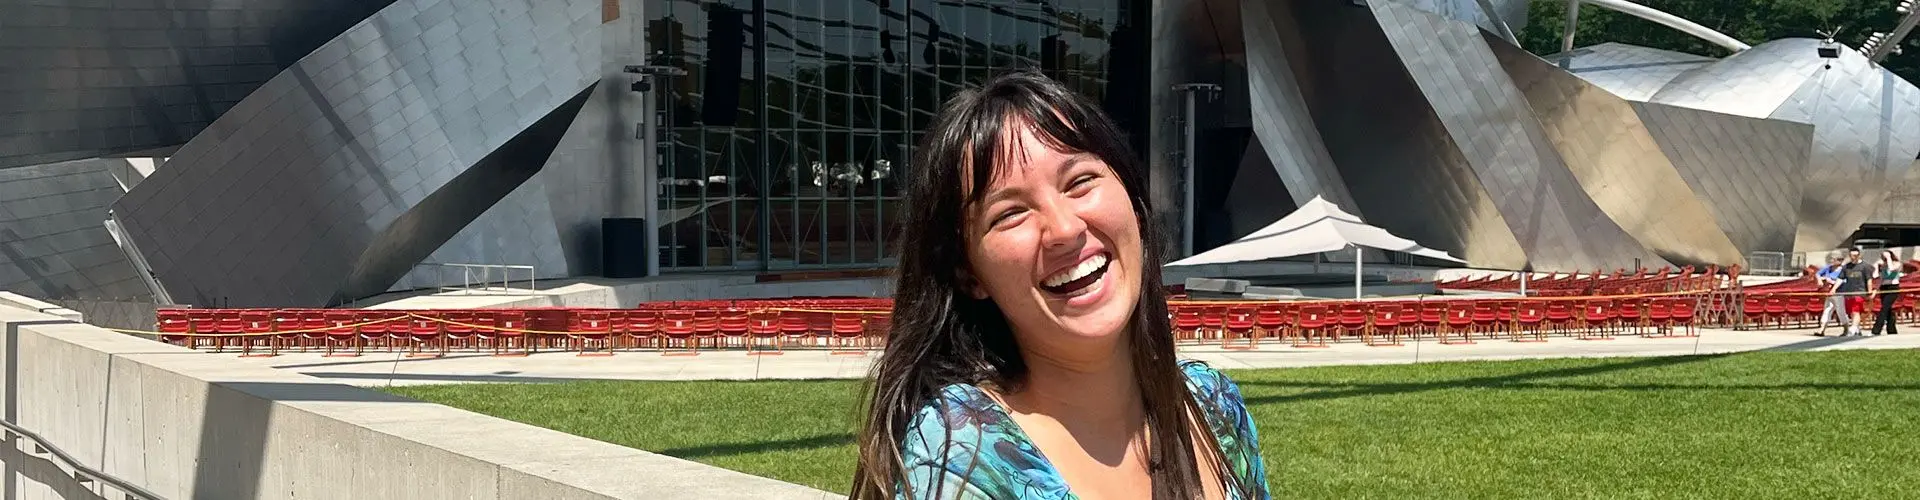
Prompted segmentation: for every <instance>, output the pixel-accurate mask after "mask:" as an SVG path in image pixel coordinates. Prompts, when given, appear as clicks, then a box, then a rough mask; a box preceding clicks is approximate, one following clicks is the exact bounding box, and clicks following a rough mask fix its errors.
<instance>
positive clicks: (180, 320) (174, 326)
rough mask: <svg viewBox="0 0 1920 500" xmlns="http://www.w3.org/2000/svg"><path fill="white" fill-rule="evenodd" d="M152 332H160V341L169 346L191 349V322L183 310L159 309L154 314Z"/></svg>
mask: <svg viewBox="0 0 1920 500" xmlns="http://www.w3.org/2000/svg"><path fill="white" fill-rule="evenodd" d="M153 330H154V331H157V332H160V341H161V342H166V343H169V344H173V345H177V346H183V347H192V343H193V320H192V319H191V317H190V316H188V315H187V310H185V309H161V310H158V311H155V312H154V325H153Z"/></svg>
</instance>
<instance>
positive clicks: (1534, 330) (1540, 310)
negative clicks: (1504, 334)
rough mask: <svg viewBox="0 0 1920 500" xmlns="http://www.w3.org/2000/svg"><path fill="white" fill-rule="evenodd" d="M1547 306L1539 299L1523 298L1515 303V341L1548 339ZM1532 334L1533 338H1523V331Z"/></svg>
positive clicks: (1513, 337) (1543, 340) (1544, 340)
mask: <svg viewBox="0 0 1920 500" xmlns="http://www.w3.org/2000/svg"><path fill="white" fill-rule="evenodd" d="M1546 322H1547V306H1546V304H1545V303H1542V302H1540V301H1538V300H1523V301H1520V302H1519V303H1518V304H1516V305H1515V308H1514V313H1513V334H1512V335H1511V338H1512V339H1513V341H1514V342H1546V341H1547V328H1546ZM1522 332H1526V333H1529V334H1531V336H1532V338H1522V336H1521V333H1522Z"/></svg>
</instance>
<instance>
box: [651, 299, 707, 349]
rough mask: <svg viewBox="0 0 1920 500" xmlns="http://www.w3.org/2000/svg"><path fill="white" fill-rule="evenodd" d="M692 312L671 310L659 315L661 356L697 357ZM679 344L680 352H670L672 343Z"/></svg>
mask: <svg viewBox="0 0 1920 500" xmlns="http://www.w3.org/2000/svg"><path fill="white" fill-rule="evenodd" d="M693 320H694V315H693V311H685V310H673V311H665V312H661V313H660V335H661V339H660V340H661V341H660V347H661V350H663V351H666V352H662V353H661V355H662V356H699V355H700V344H699V343H698V342H695V341H694V338H693V333H694V326H693ZM676 341H677V342H679V343H680V348H681V350H679V351H671V350H668V349H671V348H672V347H673V344H674V342H676Z"/></svg>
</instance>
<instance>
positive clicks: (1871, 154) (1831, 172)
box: [1771, 50, 1920, 251]
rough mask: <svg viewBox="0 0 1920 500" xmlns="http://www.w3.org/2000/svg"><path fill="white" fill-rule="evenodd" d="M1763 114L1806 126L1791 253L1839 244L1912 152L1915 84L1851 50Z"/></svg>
mask: <svg viewBox="0 0 1920 500" xmlns="http://www.w3.org/2000/svg"><path fill="white" fill-rule="evenodd" d="M1771 118H1774V119H1778V120H1788V121H1795V122H1801V123H1812V124H1813V126H1814V137H1813V154H1812V156H1811V158H1809V161H1810V164H1811V165H1810V168H1809V169H1808V170H1807V172H1808V177H1807V188H1806V195H1805V197H1804V198H1803V199H1802V200H1801V204H1800V228H1799V231H1798V232H1797V233H1796V234H1795V237H1794V247H1795V249H1796V250H1803V251H1813V250H1822V249H1828V248H1835V247H1838V246H1839V245H1841V244H1842V243H1844V242H1845V241H1846V239H1847V238H1848V237H1849V236H1851V235H1852V234H1853V232H1854V231H1855V230H1857V229H1859V227H1860V223H1862V222H1866V220H1867V218H1868V217H1869V216H1871V215H1872V213H1873V207H1874V206H1875V205H1878V204H1880V203H1881V202H1882V201H1884V200H1885V199H1886V197H1887V195H1888V194H1889V193H1890V192H1891V189H1892V187H1893V186H1894V185H1896V184H1898V183H1899V182H1900V181H1901V180H1903V179H1905V178H1906V175H1907V170H1908V169H1910V168H1911V167H1912V164H1913V162H1912V161H1911V159H1912V158H1913V157H1914V155H1915V153H1917V152H1920V88H1916V87H1915V86H1914V85H1913V84H1912V83H1910V82H1907V81H1906V80H1903V79H1901V78H1900V77H1898V76H1894V74H1893V73H1892V72H1890V71H1887V70H1886V69H1884V68H1881V67H1880V66H1878V65H1875V64H1871V63H1869V62H1867V60H1866V57H1865V56H1863V55H1861V54H1859V53H1857V52H1853V51H1852V50H1844V51H1842V52H1841V57H1840V59H1837V60H1835V63H1834V64H1833V69H1830V70H1829V69H1822V70H1820V71H1819V72H1818V73H1816V74H1815V75H1814V76H1813V77H1811V78H1808V80H1807V83H1806V84H1805V85H1803V86H1802V87H1801V88H1800V89H1799V90H1798V91H1796V92H1794V94H1793V96H1792V97H1791V98H1789V99H1788V100H1787V102H1786V103H1784V104H1782V105H1781V107H1780V109H1778V110H1775V111H1774V113H1773V115H1772V116H1771Z"/></svg>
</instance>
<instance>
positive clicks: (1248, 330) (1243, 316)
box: [1220, 307, 1256, 350]
mask: <svg viewBox="0 0 1920 500" xmlns="http://www.w3.org/2000/svg"><path fill="white" fill-rule="evenodd" d="M1254 311H1255V310H1254V308H1251V307H1233V308H1229V309H1227V314H1226V318H1225V320H1224V321H1223V322H1222V323H1221V325H1222V328H1224V332H1222V334H1221V336H1220V347H1222V348H1226V349H1234V350H1246V349H1252V348H1253V346H1254V327H1255V323H1256V321H1255V320H1254V314H1255V312H1254ZM1234 337H1240V338H1244V339H1246V341H1247V342H1246V344H1245V345H1238V346H1236V345H1233V339H1234Z"/></svg>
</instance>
